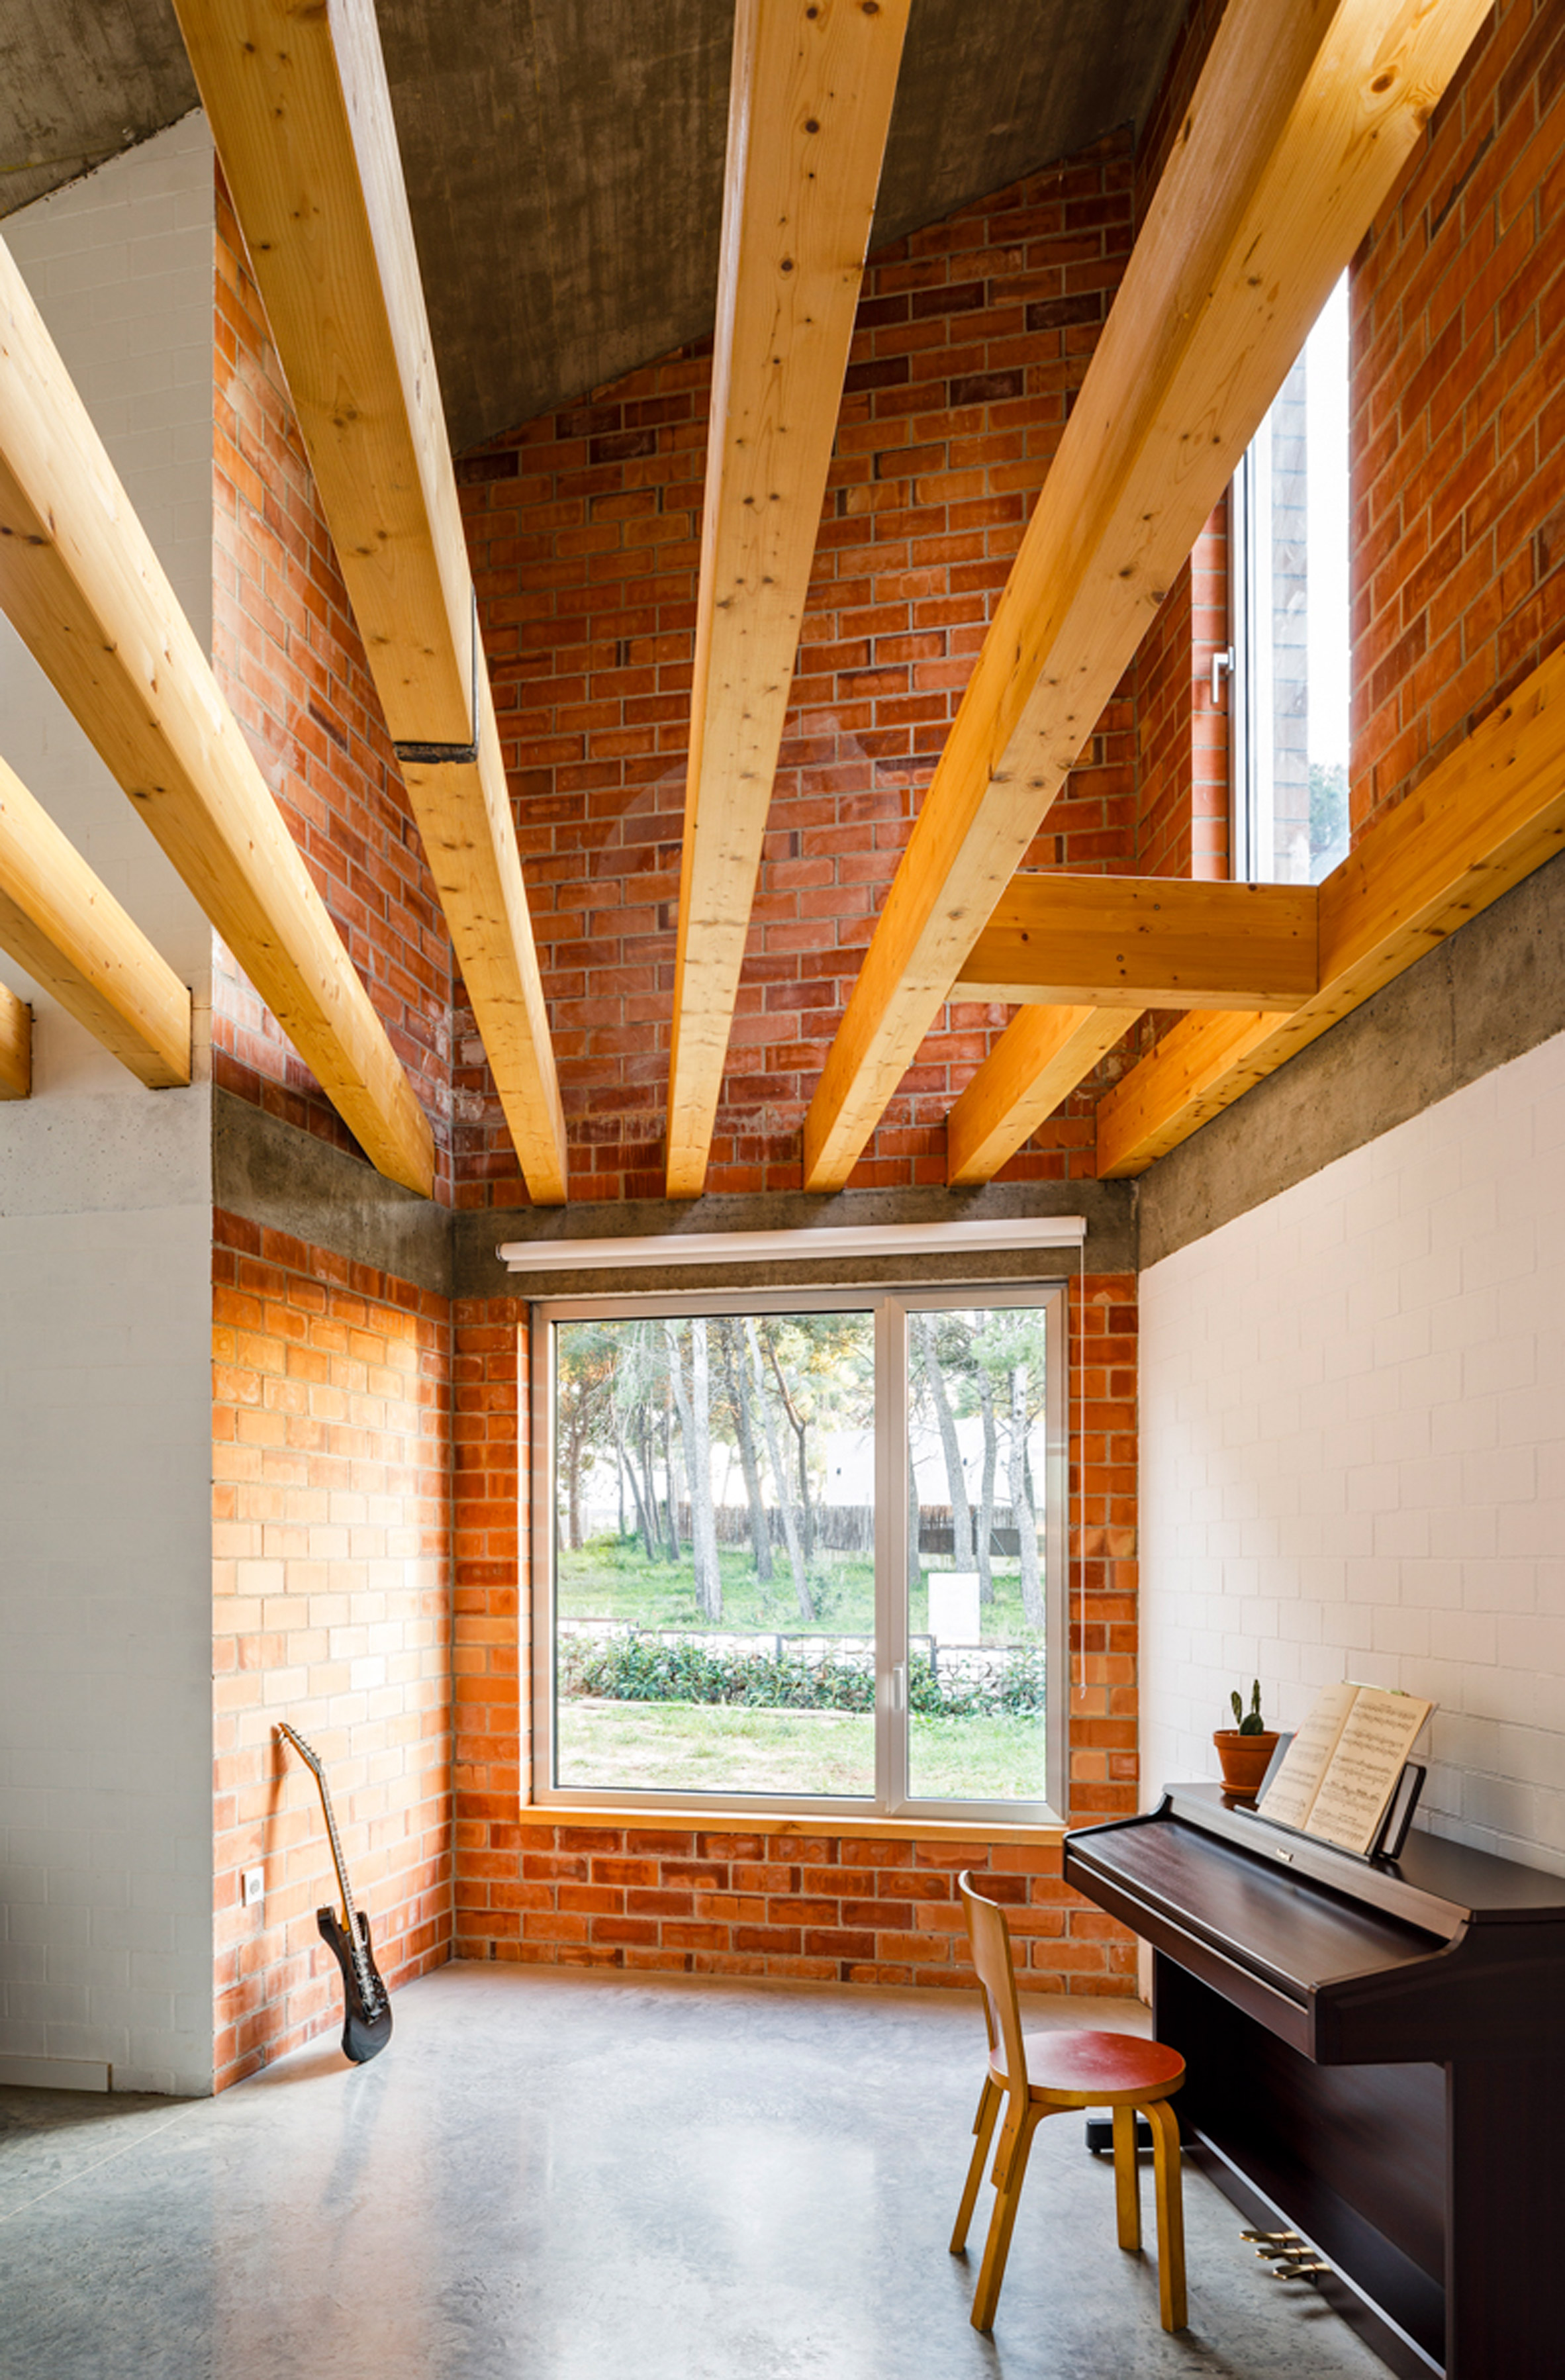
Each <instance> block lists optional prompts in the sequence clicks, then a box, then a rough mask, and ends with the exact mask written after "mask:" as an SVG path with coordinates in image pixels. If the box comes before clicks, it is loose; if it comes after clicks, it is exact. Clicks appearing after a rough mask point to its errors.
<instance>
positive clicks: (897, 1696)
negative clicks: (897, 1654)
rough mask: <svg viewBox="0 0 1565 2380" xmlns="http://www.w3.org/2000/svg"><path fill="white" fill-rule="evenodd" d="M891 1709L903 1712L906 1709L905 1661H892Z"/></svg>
mask: <svg viewBox="0 0 1565 2380" xmlns="http://www.w3.org/2000/svg"><path fill="white" fill-rule="evenodd" d="M906 1708H907V1663H906V1662H905V1661H893V1662H892V1709H893V1710H894V1711H904V1710H905V1709H906Z"/></svg>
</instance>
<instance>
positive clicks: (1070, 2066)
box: [998, 2033, 1184, 2107]
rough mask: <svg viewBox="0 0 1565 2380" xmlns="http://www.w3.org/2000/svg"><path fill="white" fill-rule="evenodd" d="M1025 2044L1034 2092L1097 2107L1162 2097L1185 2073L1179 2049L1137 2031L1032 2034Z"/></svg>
mask: <svg viewBox="0 0 1565 2380" xmlns="http://www.w3.org/2000/svg"><path fill="white" fill-rule="evenodd" d="M1025 2050H1026V2058H1027V2083H1028V2086H1029V2090H1030V2091H1031V2092H1034V2093H1044V2094H1047V2095H1048V2096H1049V2098H1057V2097H1063V2098H1072V2099H1080V2100H1082V2101H1083V2102H1089V2103H1090V2104H1091V2105H1092V2106H1093V2107H1112V2106H1113V2104H1114V2102H1115V2101H1116V2100H1122V2101H1123V2102H1124V2103H1125V2104H1126V2105H1127V2106H1128V2105H1132V2104H1134V2102H1135V2101H1136V2100H1138V2099H1144V2098H1146V2097H1147V2096H1149V2095H1150V2096H1156V2097H1158V2098H1162V2097H1163V2096H1164V2095H1166V2094H1167V2093H1168V2092H1170V2091H1176V2090H1177V2089H1178V2088H1179V2085H1180V2083H1181V2081H1182V2080H1183V2074H1184V2060H1183V2058H1182V2057H1181V2056H1180V2054H1179V2052H1178V2050H1177V2049H1171V2048H1170V2047H1169V2046H1168V2044H1167V2042H1164V2041H1146V2040H1143V2038H1142V2037H1141V2035H1140V2034H1134V2033H1029V2034H1027V2035H1026V2038H1025ZM998 2071H1000V2072H1003V2069H1002V2068H1001V2069H999V2070H998Z"/></svg>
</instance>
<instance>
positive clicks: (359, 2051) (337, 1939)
mask: <svg viewBox="0 0 1565 2380" xmlns="http://www.w3.org/2000/svg"><path fill="white" fill-rule="evenodd" d="M315 1923H316V1925H318V1926H319V1927H320V1929H321V1940H322V1942H324V1943H326V1944H327V1946H328V1947H329V1948H330V1949H331V1950H332V1951H333V1952H334V1955H335V1958H336V1961H337V1964H338V1966H339V1967H340V1968H341V1969H342V1971H343V2056H344V2057H345V2058H352V2060H353V2062H354V2064H355V2065H356V2066H364V2065H367V2064H368V2063H369V2061H370V2058H378V2057H379V2056H380V2054H381V2052H382V2049H383V2048H384V2047H385V2046H386V2044H387V2042H388V2041H389V2040H390V2039H391V2032H392V2009H391V1998H390V1995H389V1994H388V1992H387V1990H386V1987H385V1985H384V1984H383V1983H382V1981H381V1971H380V1969H379V1968H378V1967H377V1966H376V1964H375V1957H374V1952H373V1951H372V1950H371V1949H370V1920H369V1919H368V1918H367V1917H366V1916H365V1914H364V1913H363V1911H362V1910H359V1911H358V1932H359V1937H360V1939H359V1942H358V1946H357V1947H356V1946H355V1945H354V1943H353V1942H352V1941H350V1939H349V1938H348V1935H347V1931H346V1927H345V1926H344V1925H343V1923H342V1920H341V1919H340V1918H339V1917H338V1915H337V1913H336V1911H335V1910H334V1909H331V1908H327V1909H318V1910H317V1911H316V1913H315Z"/></svg>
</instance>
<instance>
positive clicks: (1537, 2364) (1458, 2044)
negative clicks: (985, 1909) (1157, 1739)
mask: <svg viewBox="0 0 1565 2380" xmlns="http://www.w3.org/2000/svg"><path fill="white" fill-rule="evenodd" d="M1065 1881H1066V1883H1067V1884H1070V1885H1073V1886H1074V1888H1075V1889H1076V1890H1077V1891H1078V1892H1081V1893H1084V1894H1086V1897H1087V1898H1088V1899H1089V1900H1095V1901H1096V1902H1097V1903H1098V1906H1099V1907H1100V1908H1103V1909H1106V1910H1108V1911H1110V1913H1111V1914H1112V1915H1114V1916H1115V1917H1118V1918H1121V1919H1122V1920H1123V1922H1124V1923H1125V1924H1126V1925H1130V1926H1133V1927H1134V1930H1135V1931H1136V1933H1138V1934H1139V1935H1141V1936H1143V1937H1145V1938H1146V1940H1147V1941H1149V1942H1150V1943H1151V1945H1152V1949H1153V2003H1152V2017H1153V2030H1154V2032H1155V2033H1156V2034H1157V2036H1158V2038H1159V2040H1166V2041H1168V2042H1169V2043H1170V2045H1171V2046H1172V2047H1174V2048H1176V2049H1177V2050H1178V2051H1179V2052H1180V2054H1181V2055H1182V2057H1183V2058H1184V2059H1185V2061H1186V2064H1187V2066H1188V2069H1189V2076H1188V2080H1187V2082H1186V2084H1185V2087H1184V2091H1183V2095H1182V2098H1181V2102H1180V2113H1181V2116H1182V2118H1183V2121H1184V2123H1185V2126H1186V2129H1187V2131H1188V2132H1189V2133H1191V2134H1193V2136H1194V2143H1195V2147H1194V2151H1193V2154H1194V2156H1195V2160H1196V2161H1197V2162H1199V2163H1201V2164H1202V2165H1203V2166H1204V2167H1205V2168H1206V2169H1207V2172H1209V2173H1210V2175H1211V2177H1212V2179H1213V2180H1215V2181H1216V2182H1217V2183H1218V2184H1219V2187H1220V2188H1221V2189H1222V2190H1224V2191H1225V2192H1227V2194H1228V2196H1229V2197H1230V2198H1231V2200H1232V2201H1233V2203H1234V2204H1235V2205H1237V2206H1239V2207H1240V2208H1242V2209H1243V2211H1244V2215H1245V2216H1246V2218H1247V2219H1249V2220H1250V2221H1252V2222H1259V2223H1261V2224H1263V2225H1266V2226H1268V2227H1270V2226H1273V2225H1276V2226H1277V2227H1278V2228H1281V2227H1282V2226H1287V2227H1289V2228H1292V2229H1295V2230H1297V2231H1299V2232H1301V2233H1302V2234H1303V2235H1304V2238H1305V2239H1306V2240H1309V2241H1310V2243H1311V2244H1312V2246H1314V2247H1315V2248H1316V2250H1317V2251H1318V2252H1319V2254H1320V2255H1321V2256H1322V2257H1323V2258H1324V2259H1325V2260H1326V2261H1327V2262H1328V2263H1329V2264H1330V2265H1331V2266H1332V2268H1333V2274H1332V2277H1331V2278H1330V2279H1328V2280H1325V2281H1323V2282H1322V2284H1321V2286H1322V2289H1324V2291H1325V2293H1326V2295H1327V2296H1328V2298H1329V2299H1330V2301H1331V2302H1332V2303H1333V2304H1335V2305H1336V2306H1337V2307H1338V2309H1339V2311H1340V2312H1341V2313H1344V2314H1345V2315H1346V2316H1347V2318H1348V2319H1349V2320H1350V2321H1351V2322H1353V2325H1354V2326H1355V2327H1356V2328H1358V2329H1359V2330H1361V2331H1362V2332H1363V2333H1364V2335H1365V2338H1367V2339H1368V2341H1369V2343H1370V2344H1371V2345H1372V2346H1373V2347H1374V2348H1375V2350H1376V2351H1377V2353H1378V2354H1379V2355H1380V2356H1382V2357H1383V2358H1384V2360H1385V2361H1386V2362H1388V2363H1389V2365H1390V2367H1391V2369H1392V2370H1393V2371H1395V2372H1399V2373H1401V2374H1408V2375H1413V2380H1416V2375H1422V2374H1431V2373H1434V2374H1443V2375H1445V2380H1500V2375H1503V2380H1560V2375H1561V2374H1565V2286H1562V2269H1565V2268H1562V2264H1561V2251H1560V2241H1561V2238H1562V2236H1565V1878H1561V1877H1559V1876H1548V1875H1546V1874H1545V1873H1543V1872H1542V1871H1541V1870H1539V1869H1536V1868H1530V1867H1523V1866H1522V1865H1520V1864H1518V1863H1516V1862H1515V1861H1512V1860H1501V1859H1495V1858H1492V1857H1491V1856H1490V1855H1489V1854H1488V1853H1487V1852H1478V1851H1473V1850H1470V1849H1469V1848H1468V1847H1467V1846H1466V1845H1465V1844H1462V1843H1453V1842H1450V1841H1448V1840H1445V1839H1444V1838H1443V1837H1440V1836H1436V1835H1430V1834H1425V1833H1422V1832H1415V1833H1413V1835H1411V1836H1410V1837H1409V1839H1408V1842H1407V1845H1406V1848H1405V1849H1404V1851H1403V1852H1402V1855H1401V1859H1400V1860H1397V1861H1395V1862H1391V1861H1367V1860H1360V1859H1355V1858H1353V1856H1352V1854H1351V1853H1349V1852H1339V1851H1337V1850H1336V1849H1334V1848H1333V1846H1331V1845H1330V1844H1328V1843H1318V1842H1316V1841H1315V1840H1313V1839H1312V1838H1310V1837H1308V1836H1304V1835H1299V1834H1295V1833H1293V1832H1292V1830H1291V1829H1289V1828H1281V1827H1276V1826H1272V1825H1269V1824H1268V1821H1267V1820H1266V1819H1264V1818H1260V1817H1257V1816H1256V1814H1255V1813H1254V1812H1253V1811H1249V1810H1244V1809H1241V1808H1236V1807H1235V1806H1233V1805H1232V1804H1231V1803H1229V1802H1227V1801H1226V1800H1225V1798H1224V1796H1223V1793H1222V1790H1221V1788H1220V1787H1219V1786H1217V1785H1176V1786H1171V1788H1170V1789H1169V1791H1168V1792H1167V1793H1165V1795H1164V1797H1163V1800H1162V1803H1161V1804H1160V1805H1159V1808H1158V1809H1157V1810H1155V1811H1152V1812H1149V1813H1148V1814H1146V1815H1144V1816H1142V1817H1138V1818H1124V1819H1116V1820H1114V1821H1112V1822H1111V1823H1110V1824H1109V1825H1106V1826H1097V1827H1088V1828H1080V1829H1077V1830H1075V1831H1074V1832H1072V1833H1070V1834H1068V1835H1067V1836H1066V1838H1065ZM1192 2281H1193V2284H1194V2285H1195V2289H1197V2290H1198V2289H1199V2286H1200V2277H1199V2274H1198V2273H1197V2274H1193V2275H1192Z"/></svg>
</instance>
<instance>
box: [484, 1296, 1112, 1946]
mask: <svg viewBox="0 0 1565 2380" xmlns="http://www.w3.org/2000/svg"><path fill="white" fill-rule="evenodd" d="M526 1319H527V1309H526V1307H525V1305H521V1304H520V1303H519V1302H518V1301H516V1300H515V1299H505V1298H497V1299H491V1300H489V1301H477V1300H475V1301H466V1302H464V1301H459V1302H458V1304H457V1306H456V1309H455V1407H456V1410H455V1482H456V1488H455V1496H456V1518H455V1559H456V1586H455V1609H456V1618H455V1688H454V1692H455V1797H456V1798H455V1811H456V1827H455V1837H456V1909H457V1913H456V1950H457V1955H458V1956H459V1957H466V1958H503V1959H520V1960H526V1961H541V1962H544V1963H555V1962H560V1961H564V1962H565V1963H575V1964H589V1965H597V1966H622V1967H637V1966H650V1967H658V1968H664V1969H669V1970H672V1971H675V1972H679V1973H690V1974H703V1973H706V1974H758V1975H770V1976H773V1977H782V1978H793V1979H801V1978H803V1979H811V1980H815V1981H820V1982H825V1981H840V1982H846V1983H898V1984H902V1983H908V1982H912V1981H915V1980H916V1981H919V1982H922V1983H943V1984H952V1983H956V1982H959V1981H962V1980H964V1977H965V1974H966V1969H965V1966H964V1960H963V1957H962V1949H963V1945H962V1942H961V1940H960V1938H959V1937H960V1932H961V1914H960V1907H959V1904H958V1903H957V1902H956V1900H955V1899H954V1897H953V1883H952V1879H953V1877H954V1876H955V1873H956V1871H957V1870H958V1869H959V1868H961V1867H964V1866H968V1865H972V1866H976V1867H982V1868H984V1869H985V1870H986V1872H987V1873H989V1874H990V1875H991V1876H995V1877H996V1878H997V1879H999V1884H998V1889H999V1890H1000V1891H1001V1897H1003V1898H1007V1899H1011V1900H1014V1901H1016V1902H1018V1903H1019V1904H1020V1906H1019V1908H1018V1909H1016V1910H1013V1922H1014V1923H1015V1925H1016V1926H1017V1929H1018V1931H1019V1932H1020V1933H1022V1934H1023V1935H1024V1936H1025V1937H1026V1940H1027V1942H1028V1945H1029V1948H1028V1950H1027V1952H1026V1954H1025V1955H1026V1957H1027V1960H1028V1965H1027V1968H1026V1973H1025V1981H1026V1982H1028V1983H1029V1984H1030V1985H1032V1987H1033V1988H1035V1989H1038V1990H1054V1991H1058V1990H1070V1991H1078V1992H1109V1993H1115V1992H1130V1991H1133V1990H1134V1951H1133V1949H1132V1948H1131V1946H1130V1940H1129V1937H1128V1936H1126V1935H1125V1934H1124V1933H1123V1932H1122V1929H1121V1928H1120V1927H1118V1926H1117V1925H1113V1924H1112V1923H1111V1922H1110V1920H1109V1919H1107V1918H1105V1917H1103V1916H1102V1915H1101V1913H1099V1912H1098V1911H1097V1910H1094V1909H1092V1908H1089V1907H1088V1906H1087V1905H1086V1903H1085V1902H1082V1901H1080V1900H1078V1899H1077V1897H1076V1896H1075V1895H1074V1893H1068V1892H1067V1891H1066V1890H1065V1888H1064V1887H1063V1885H1062V1883H1061V1882H1060V1858H1059V1852H1058V1851H1057V1850H1054V1849H1052V1848H1049V1847H1045V1846H1041V1845H1012V1846H1009V1847H1008V1846H1005V1845H1004V1844H995V1845H991V1844H990V1843H989V1842H988V1841H986V1839H985V1837H984V1834H983V1830H982V1829H981V1828H979V1829H977V1830H975V1834H974V1836H973V1838H972V1839H971V1840H969V1841H967V1842H965V1843H964V1844H962V1845H960V1846H953V1845H952V1843H951V1842H949V1841H942V1840H940V1839H939V1838H938V1837H935V1836H933V1835H928V1834H926V1835H923V1836H920V1835H919V1833H918V1832H917V1830H916V1828H909V1829H908V1830H907V1832H906V1834H905V1835H899V1836H898V1837H897V1838H896V1839H895V1840H885V1839H881V1838H855V1837H854V1836H852V1835H846V1836H844V1835H841V1834H837V1833H834V1832H833V1831H832V1830H831V1826H830V1824H829V1823H828V1824H825V1825H823V1826H822V1828H820V1830H819V1835H818V1836H817V1835H815V1834H811V1835H810V1836H809V1837H808V1838H807V1839H806V1838H801V1837H800V1836H797V1835H795V1834H793V1833H787V1834H773V1833H770V1832H769V1831H767V1830H766V1829H764V1828H759V1829H758V1828H755V1827H754V1822H753V1821H743V1820H734V1821H731V1822H729V1823H728V1824H726V1825H724V1824H722V1823H721V1822H714V1824H713V1825H711V1826H710V1827H702V1828H694V1827H692V1826H691V1825H690V1824H689V1823H688V1822H685V1823H681V1822H680V1820H679V1819H678V1818H677V1817H671V1819H670V1820H669V1821H668V1823H667V1824H666V1825H665V1824H661V1823H659V1822H657V1821H653V1822H651V1823H650V1824H649V1825H648V1826H641V1825H637V1826H635V1827H626V1826H625V1825H622V1824H617V1823H616V1824H605V1825H603V1826H590V1825H586V1824H584V1823H581V1822H580V1821H578V1820H576V1819H575V1818H573V1817H572V1816H571V1815H569V1814H567V1813H562V1814H561V1815H560V1818H559V1820H558V1821H557V1822H555V1821H550V1822H547V1823H545V1824H543V1825H542V1826H541V1827H540V1826H538V1825H535V1824H533V1823H531V1822H530V1821H529V1822H528V1823H523V1821H522V1817H521V1813H520V1807H519V1804H520V1801H521V1798H522V1797H523V1796H524V1795H525V1794H526V1793H527V1791H528V1790H529V1776H530V1769H529V1743H528V1732H529V1729H528V1674H529V1665H528V1627H529V1590H530V1585H531V1573H530V1567H529V1560H528V1540H527V1536H526V1534H525V1510H526V1492H525V1491H526V1457H527V1446H528V1414H527V1399H526V1382H527V1347H526V1342H525V1336H524V1332H525V1325H526ZM1070 1339H1071V1350H1072V1361H1071V1381H1070V1390H1071V1395H1070V1427H1071V1490H1072V1497H1073V1511H1074V1512H1075V1515H1076V1520H1075V1524H1074V1528H1073V1532H1072V1544H1071V1572H1070V1577H1071V1596H1070V1633H1071V1644H1072V1650H1073V1662H1074V1663H1075V1664H1079V1662H1080V1659H1081V1656H1082V1654H1083V1653H1084V1651H1085V1657H1086V1668H1085V1681H1084V1682H1083V1683H1082V1684H1081V1685H1080V1686H1079V1687H1078V1686H1077V1684H1076V1682H1075V1681H1076V1680H1078V1679H1081V1678H1082V1675H1083V1673H1082V1670H1081V1669H1080V1667H1079V1666H1077V1667H1075V1668H1074V1671H1073V1691H1072V1694H1071V1696H1070V1776H1071V1815H1072V1817H1073V1818H1074V1819H1075V1820H1078V1821H1085V1820H1086V1819H1088V1818H1092V1817H1098V1816H1120V1815H1126V1814H1128V1813H1129V1812H1131V1811H1133V1810H1134V1808H1135V1805H1136V1778H1137V1773H1138V1771H1137V1762H1136V1602H1135V1597H1136V1566H1135V1526H1136V1473H1135V1415H1136V1316H1135V1282H1134V1276H1133V1275H1131V1274H1099V1275H1092V1274H1089V1275H1088V1276H1087V1278H1086V1283H1085V1293H1081V1294H1078V1293H1077V1290H1076V1287H1075V1285H1074V1284H1073V1287H1072V1294H1071V1333H1070ZM1084 1351H1085V1358H1084ZM1084 1601H1085V1609H1086V1617H1085V1633H1084V1621H1083V1605H1084Z"/></svg>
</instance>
